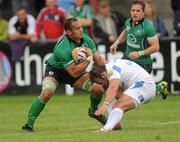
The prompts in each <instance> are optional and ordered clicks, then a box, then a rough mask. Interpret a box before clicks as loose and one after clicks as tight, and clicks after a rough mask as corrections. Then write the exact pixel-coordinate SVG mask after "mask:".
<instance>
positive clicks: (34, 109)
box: [27, 97, 46, 127]
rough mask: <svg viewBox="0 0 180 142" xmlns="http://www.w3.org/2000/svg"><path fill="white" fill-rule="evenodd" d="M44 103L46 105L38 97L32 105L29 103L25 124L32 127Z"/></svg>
mask: <svg viewBox="0 0 180 142" xmlns="http://www.w3.org/2000/svg"><path fill="white" fill-rule="evenodd" d="M45 105H46V103H43V102H42V101H41V100H40V98H39V97H38V98H36V99H35V100H34V101H33V102H32V105H31V108H30V110H29V114H28V121H27V124H28V125H29V126H30V127H33V125H34V122H35V120H36V118H37V117H38V116H39V114H40V113H41V111H42V110H43V109H44V107H45Z"/></svg>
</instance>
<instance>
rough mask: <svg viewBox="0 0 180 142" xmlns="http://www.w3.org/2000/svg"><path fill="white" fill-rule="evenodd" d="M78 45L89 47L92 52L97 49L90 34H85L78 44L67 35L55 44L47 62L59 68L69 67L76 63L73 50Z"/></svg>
mask: <svg viewBox="0 0 180 142" xmlns="http://www.w3.org/2000/svg"><path fill="white" fill-rule="evenodd" d="M76 47H88V48H90V49H91V51H92V53H94V52H96V51H97V49H96V45H95V43H94V41H93V40H92V39H91V38H90V37H89V36H87V35H85V34H84V36H83V39H82V40H81V43H80V44H79V45H77V43H76V42H74V41H73V40H72V39H70V38H68V37H67V36H66V35H65V36H64V37H63V38H61V39H60V40H59V41H58V42H57V44H56V45H55V47H54V51H53V54H52V55H51V56H50V57H49V59H48V61H47V63H48V64H49V65H51V66H52V67H54V68H57V69H65V68H67V67H68V66H69V65H71V64H72V63H74V60H73V58H72V50H73V49H74V48H76Z"/></svg>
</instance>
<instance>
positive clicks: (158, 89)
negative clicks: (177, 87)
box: [156, 84, 162, 94]
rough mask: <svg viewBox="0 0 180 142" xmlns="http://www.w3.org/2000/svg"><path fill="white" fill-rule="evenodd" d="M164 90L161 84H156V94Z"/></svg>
mask: <svg viewBox="0 0 180 142" xmlns="http://www.w3.org/2000/svg"><path fill="white" fill-rule="evenodd" d="M161 90H162V87H161V85H159V84H156V94H160V91H161Z"/></svg>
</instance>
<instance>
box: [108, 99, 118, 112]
mask: <svg viewBox="0 0 180 142" xmlns="http://www.w3.org/2000/svg"><path fill="white" fill-rule="evenodd" d="M116 102H117V99H116V98H114V99H113V100H112V102H111V103H110V104H109V106H108V110H107V111H108V114H109V115H110V114H111V111H112V109H113V105H114V104H115V103H116Z"/></svg>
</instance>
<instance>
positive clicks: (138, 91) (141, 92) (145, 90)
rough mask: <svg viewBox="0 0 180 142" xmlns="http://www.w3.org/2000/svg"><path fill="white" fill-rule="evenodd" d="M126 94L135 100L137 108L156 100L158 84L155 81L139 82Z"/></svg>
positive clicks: (125, 92)
mask: <svg viewBox="0 0 180 142" xmlns="http://www.w3.org/2000/svg"><path fill="white" fill-rule="evenodd" d="M124 94H125V95H127V96H130V97H131V98H133V100H134V102H135V105H136V107H138V106H139V105H141V104H144V103H147V102H149V101H151V100H153V99H154V97H155V95H156V84H155V83H154V81H137V82H135V83H134V84H133V85H131V86H130V87H129V88H128V89H127V90H125V91H124Z"/></svg>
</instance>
